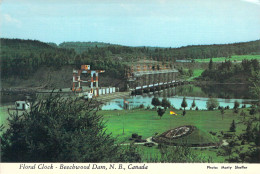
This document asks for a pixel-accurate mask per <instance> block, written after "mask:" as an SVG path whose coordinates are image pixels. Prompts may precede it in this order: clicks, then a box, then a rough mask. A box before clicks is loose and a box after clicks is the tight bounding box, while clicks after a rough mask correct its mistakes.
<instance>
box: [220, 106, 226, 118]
mask: <svg viewBox="0 0 260 174" xmlns="http://www.w3.org/2000/svg"><path fill="white" fill-rule="evenodd" d="M220 113H221V115H222V120H223V118H224V117H223V116H224V114H225V110H224V108H221V109H220Z"/></svg>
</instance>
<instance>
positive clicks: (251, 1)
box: [242, 0, 260, 5]
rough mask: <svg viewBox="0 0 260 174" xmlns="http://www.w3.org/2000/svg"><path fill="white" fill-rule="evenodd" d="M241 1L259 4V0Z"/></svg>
mask: <svg viewBox="0 0 260 174" xmlns="http://www.w3.org/2000/svg"><path fill="white" fill-rule="evenodd" d="M242 1H245V2H249V3H253V4H256V5H260V0H242Z"/></svg>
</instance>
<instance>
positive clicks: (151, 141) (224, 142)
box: [120, 137, 228, 149]
mask: <svg viewBox="0 0 260 174" xmlns="http://www.w3.org/2000/svg"><path fill="white" fill-rule="evenodd" d="M152 138H153V137H149V138H147V139H146V141H147V142H141V143H136V142H134V144H136V145H144V144H145V143H153V144H154V145H156V146H158V143H156V142H154V141H153V140H152ZM130 144H131V143H123V144H120V145H123V146H125V145H130ZM227 145H228V142H227V140H222V144H221V145H220V146H227ZM214 147H218V146H205V147H204V146H202V147H191V148H200V149H208V148H214Z"/></svg>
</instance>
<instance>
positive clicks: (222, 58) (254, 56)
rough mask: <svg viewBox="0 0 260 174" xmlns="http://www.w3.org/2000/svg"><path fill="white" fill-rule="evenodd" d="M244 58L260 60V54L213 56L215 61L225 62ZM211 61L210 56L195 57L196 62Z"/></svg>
mask: <svg viewBox="0 0 260 174" xmlns="http://www.w3.org/2000/svg"><path fill="white" fill-rule="evenodd" d="M243 59H247V60H251V59H258V60H259V61H260V55H234V56H231V58H226V57H216V58H212V60H213V62H224V61H225V60H230V61H242V60H243ZM209 61H210V58H208V59H195V62H209Z"/></svg>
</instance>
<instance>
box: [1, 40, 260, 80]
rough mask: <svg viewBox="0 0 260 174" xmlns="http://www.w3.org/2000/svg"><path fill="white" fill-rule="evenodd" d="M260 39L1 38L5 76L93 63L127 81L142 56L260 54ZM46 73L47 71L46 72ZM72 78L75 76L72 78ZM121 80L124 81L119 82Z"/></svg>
mask: <svg viewBox="0 0 260 174" xmlns="http://www.w3.org/2000/svg"><path fill="white" fill-rule="evenodd" d="M259 49H260V40H256V41H251V42H244V43H234V44H226V45H197V46H187V47H181V48H155V47H128V46H120V45H113V44H108V43H99V42H64V43H62V44H60V45H56V44H54V43H43V42H40V41H36V40H22V39H5V38H2V39H1V78H2V79H3V80H6V79H9V78H18V79H20V80H23V79H30V78H31V76H32V74H34V73H36V72H37V71H44V69H45V70H46V71H47V70H48V71H59V70H61V69H62V68H64V67H67V68H68V67H69V69H72V68H79V67H80V65H82V64H90V65H91V68H92V69H104V70H106V73H104V75H102V76H103V77H110V78H113V79H118V80H121V81H123V80H124V74H125V66H126V65H127V64H128V62H130V61H136V60H138V59H139V58H143V57H146V58H149V59H150V58H152V59H158V58H160V59H168V60H176V59H197V58H200V59H201V58H211V57H229V56H231V55H248V54H252V55H255V54H260V50H259ZM42 73H45V72H42ZM68 78H69V79H70V78H71V77H68ZM118 83H120V82H119V81H118Z"/></svg>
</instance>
